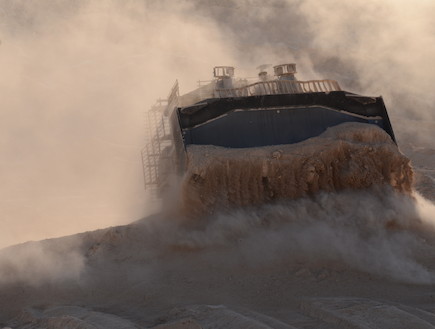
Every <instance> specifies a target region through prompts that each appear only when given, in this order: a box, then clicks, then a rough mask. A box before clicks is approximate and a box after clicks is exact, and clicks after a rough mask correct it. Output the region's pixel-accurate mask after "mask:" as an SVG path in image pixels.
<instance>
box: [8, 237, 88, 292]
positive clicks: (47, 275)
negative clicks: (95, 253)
mask: <svg viewBox="0 0 435 329" xmlns="http://www.w3.org/2000/svg"><path fill="white" fill-rule="evenodd" d="M80 246H81V239H80V238H76V237H70V238H67V239H63V240H62V241H61V240H51V241H43V242H27V243H24V244H20V245H16V246H13V247H9V248H5V249H3V250H2V251H1V252H0V286H5V285H8V284H21V285H30V286H40V285H42V284H47V283H48V284H53V283H58V282H64V281H70V280H78V279H79V278H80V275H81V273H82V272H83V271H84V269H85V257H84V255H83V254H82V253H81V250H80Z"/></svg>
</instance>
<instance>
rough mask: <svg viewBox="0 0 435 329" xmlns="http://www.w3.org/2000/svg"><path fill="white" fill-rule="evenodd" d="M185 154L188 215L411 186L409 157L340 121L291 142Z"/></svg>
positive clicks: (361, 127)
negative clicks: (315, 134)
mask: <svg viewBox="0 0 435 329" xmlns="http://www.w3.org/2000/svg"><path fill="white" fill-rule="evenodd" d="M187 153H188V171H187V173H186V175H185V177H184V181H183V186H182V189H183V192H182V195H183V200H182V207H183V209H184V210H185V211H186V212H187V213H188V214H193V215H201V214H204V213H212V212H214V211H215V210H216V209H225V208H231V207H234V206H248V205H258V204H262V203H268V202H273V201H278V200H285V199H296V198H301V197H305V196H311V195H314V194H315V193H317V192H319V191H327V192H335V191H340V190H344V189H364V188H368V187H371V186H374V185H385V184H388V185H391V186H392V187H393V188H395V189H396V190H398V191H400V192H405V193H409V192H410V191H411V187H412V178H413V173H412V169H411V166H410V161H409V159H408V158H407V157H405V156H404V155H403V154H401V153H400V151H399V150H398V148H397V146H396V144H395V143H394V142H393V141H392V140H391V138H390V136H389V135H388V134H386V133H385V131H383V130H382V129H380V128H378V127H376V126H374V125H368V124H361V123H346V124H342V125H339V126H336V127H332V128H329V129H328V130H327V131H326V132H325V133H323V134H322V135H320V136H318V137H314V138H311V139H309V140H306V141H303V142H301V143H297V144H292V145H276V146H267V147H259V148H250V149H228V148H222V147H216V146H210V145H191V146H189V147H188V150H187Z"/></svg>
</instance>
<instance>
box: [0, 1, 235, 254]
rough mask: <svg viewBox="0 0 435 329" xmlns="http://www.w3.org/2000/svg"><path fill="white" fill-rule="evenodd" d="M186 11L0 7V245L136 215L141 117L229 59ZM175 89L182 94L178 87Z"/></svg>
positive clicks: (145, 206) (143, 204)
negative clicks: (170, 92) (180, 80)
mask: <svg viewBox="0 0 435 329" xmlns="http://www.w3.org/2000/svg"><path fill="white" fill-rule="evenodd" d="M189 8H190V5H189V4H185V5H182V4H181V5H171V6H170V7H169V8H168V7H167V6H164V5H158V4H152V3H151V4H148V3H146V2H139V1H105V2H98V1H91V2H89V1H75V2H74V3H70V2H69V1H50V0H47V1H43V2H41V3H38V4H37V3H33V2H28V1H2V2H1V3H0V16H1V19H0V21H1V23H0V39H1V45H0V71H1V75H0V94H1V102H2V109H1V114H0V115H1V121H0V154H1V161H0V173H1V174H0V175H1V176H0V177H1V178H0V181H1V185H0V186H1V187H0V218H1V221H0V232H1V233H0V247H1V246H6V245H10V244H13V243H18V242H22V241H26V240H30V239H41V238H47V237H53V236H59V235H65V234H71V233H75V232H78V231H84V230H91V229H95V228H98V227H105V226H108V225H116V224H121V223H126V221H131V220H135V219H139V218H141V217H143V216H145V215H146V214H147V213H150V212H151V211H152V210H153V205H152V203H150V202H147V201H146V199H147V195H146V193H145V192H144V188H143V178H142V164H141V160H140V149H141V148H142V147H143V144H144V136H145V132H144V120H145V116H144V113H145V111H146V110H147V107H149V106H150V105H152V104H153V103H154V101H155V100H156V99H157V98H159V97H165V96H166V94H167V92H168V89H169V88H170V87H171V85H172V84H173V82H174V81H175V79H176V78H177V77H184V78H185V79H186V81H188V82H187V83H186V84H185V85H184V86H185V87H187V88H193V87H194V84H195V81H196V80H197V79H199V78H202V79H207V78H209V76H210V70H211V67H212V66H213V65H214V64H215V63H218V62H234V61H233V60H230V55H229V53H228V52H227V51H226V49H224V48H221V44H222V43H223V41H222V36H221V35H220V33H219V31H218V30H217V28H216V26H215V24H214V23H213V22H210V21H208V20H207V19H205V18H203V17H196V16H195V15H192V16H190V19H188V20H187V19H185V17H186V15H187V13H188V11H189ZM185 91H186V90H185Z"/></svg>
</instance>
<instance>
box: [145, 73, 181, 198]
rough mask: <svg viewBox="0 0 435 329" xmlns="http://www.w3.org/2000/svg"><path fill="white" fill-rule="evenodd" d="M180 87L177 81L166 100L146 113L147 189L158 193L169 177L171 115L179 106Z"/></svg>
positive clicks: (171, 154) (171, 142)
mask: <svg viewBox="0 0 435 329" xmlns="http://www.w3.org/2000/svg"><path fill="white" fill-rule="evenodd" d="M178 98H179V88H178V81H176V82H175V84H174V86H173V87H172V89H171V92H170V93H169V95H168V98H167V99H166V100H162V99H159V100H157V102H156V104H155V105H153V106H152V107H151V109H150V110H148V112H147V113H146V118H145V129H146V144H145V147H144V148H143V149H142V152H141V155H142V165H143V174H144V185H145V189H146V190H150V191H151V192H153V193H157V192H158V191H159V190H160V189H161V187H162V185H163V184H164V181H165V178H167V176H168V175H167V174H168V171H169V170H170V167H171V162H172V158H173V138H172V134H171V129H170V123H169V117H170V115H171V113H172V110H173V109H174V107H176V106H178Z"/></svg>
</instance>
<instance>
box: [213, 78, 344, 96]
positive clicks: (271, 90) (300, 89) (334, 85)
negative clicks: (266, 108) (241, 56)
mask: <svg viewBox="0 0 435 329" xmlns="http://www.w3.org/2000/svg"><path fill="white" fill-rule="evenodd" d="M340 90H341V88H340V85H339V84H338V82H337V81H335V80H310V81H297V80H295V81H292V80H273V81H261V82H256V83H253V84H250V85H247V86H244V87H240V88H232V89H216V96H217V97H222V98H224V97H246V96H255V95H279V94H299V93H315V92H326V93H328V92H331V91H340Z"/></svg>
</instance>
